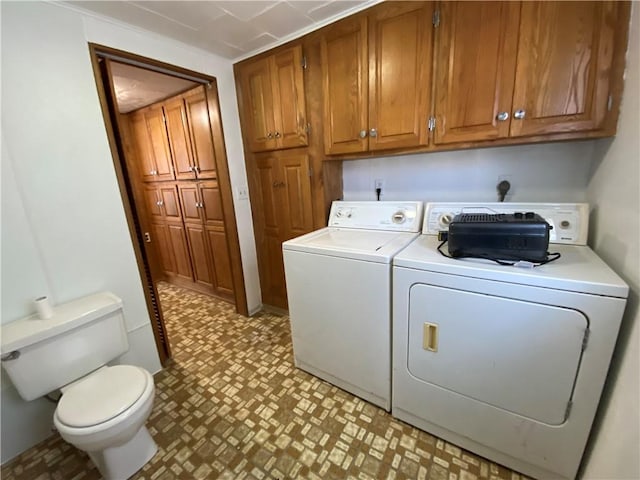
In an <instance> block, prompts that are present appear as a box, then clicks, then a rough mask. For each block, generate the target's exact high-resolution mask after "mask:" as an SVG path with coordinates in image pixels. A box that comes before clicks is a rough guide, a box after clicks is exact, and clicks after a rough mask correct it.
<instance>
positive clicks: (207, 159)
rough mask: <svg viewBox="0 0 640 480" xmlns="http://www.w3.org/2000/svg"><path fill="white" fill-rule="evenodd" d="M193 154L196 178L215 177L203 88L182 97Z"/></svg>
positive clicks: (211, 132)
mask: <svg viewBox="0 0 640 480" xmlns="http://www.w3.org/2000/svg"><path fill="white" fill-rule="evenodd" d="M184 102H185V107H186V112H187V118H188V123H189V134H190V137H191V146H192V153H193V165H194V168H195V170H196V173H197V176H198V178H215V177H216V155H215V150H214V148H213V131H212V129H211V122H210V120H209V108H208V106H207V96H206V93H205V90H204V87H198V88H196V89H195V90H191V91H190V92H189V93H187V94H186V95H185V96H184Z"/></svg>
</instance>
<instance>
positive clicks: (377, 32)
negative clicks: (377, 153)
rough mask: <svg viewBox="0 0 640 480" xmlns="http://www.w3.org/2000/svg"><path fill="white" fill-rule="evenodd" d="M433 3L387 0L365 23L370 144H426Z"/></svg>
mask: <svg viewBox="0 0 640 480" xmlns="http://www.w3.org/2000/svg"><path fill="white" fill-rule="evenodd" d="M432 15H433V4H432V3H423V2H390V3H388V4H385V5H383V6H381V7H378V8H377V9H376V10H375V13H374V14H372V16H371V17H370V23H369V125H368V126H369V136H370V138H369V149H370V150H379V149H388V148H403V147H414V146H419V145H426V144H427V143H428V139H429V135H428V134H429V130H428V119H429V112H430V108H429V101H430V94H431V88H430V85H431V78H430V74H431V33H432V30H433V26H432V25H431V17H432Z"/></svg>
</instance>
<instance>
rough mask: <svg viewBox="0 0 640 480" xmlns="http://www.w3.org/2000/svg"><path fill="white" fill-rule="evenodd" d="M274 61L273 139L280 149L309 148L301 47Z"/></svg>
mask: <svg viewBox="0 0 640 480" xmlns="http://www.w3.org/2000/svg"><path fill="white" fill-rule="evenodd" d="M271 61H272V63H271V70H272V77H271V80H272V85H273V106H274V110H273V116H274V125H275V132H274V135H275V137H276V140H277V144H278V148H291V147H300V146H305V145H308V139H307V130H306V110H305V99H304V76H303V73H302V46H300V45H298V46H296V47H294V48H291V49H289V50H286V51H284V52H282V53H279V54H276V55H274V56H273V58H272V59H271Z"/></svg>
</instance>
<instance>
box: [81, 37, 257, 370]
mask: <svg viewBox="0 0 640 480" xmlns="http://www.w3.org/2000/svg"><path fill="white" fill-rule="evenodd" d="M89 50H90V56H91V61H92V64H93V69H94V76H95V79H96V86H97V90H98V95H99V98H100V103H101V108H102V112H103V118H104V121H105V127H106V131H107V136H108V139H109V145H110V148H111V152H112V157H113V161H114V167H115V171H116V176H117V179H118V184H119V187H120V193H121V197H122V201H123V206H124V209H125V214H126V218H127V223H128V225H129V231H130V234H131V238H132V244H133V248H134V252H135V255H136V261H137V264H138V269H139V271H140V276H141V279H142V281H143V287H144V294H145V299H146V303H147V308H148V311H149V314H150V317H151V318H152V327H153V331H154V336H155V340H156V346H157V349H158V354H159V357H160V361H161V363H162V364H163V365H164V364H166V362H167V361H168V360H169V359H170V358H171V347H170V344H169V339H168V333H167V331H166V327H165V322H164V319H163V315H162V306H161V304H160V301H159V296H158V289H157V286H158V282H159V281H162V280H168V281H169V282H170V283H175V284H177V285H179V286H183V287H184V286H186V287H188V288H193V289H194V290H199V291H203V292H205V293H209V294H211V295H213V296H217V297H220V298H222V299H223V300H226V301H228V302H230V303H232V304H233V305H235V309H236V312H237V313H239V314H241V315H244V316H248V307H247V300H246V292H245V285H244V277H243V274H242V263H241V256H240V244H239V240H238V231H237V225H236V219H235V214H234V208H233V197H232V189H231V181H230V177H229V170H228V164H227V157H226V149H225V145H224V137H223V131H222V122H221V117H220V111H219V104H218V93H217V83H216V79H215V78H214V77H211V76H208V75H204V74H201V73H198V72H193V71H190V70H186V69H183V68H180V67H176V66H173V65H169V64H165V63H163V62H158V61H156V60H153V59H149V58H146V57H141V56H138V55H134V54H131V53H128V52H124V51H121V50H115V49H112V48H109V47H104V46H102V45H97V44H89ZM116 77H117V79H118V81H117V83H119V84H118V85H117V87H116V85H115V84H114V78H116ZM139 119H142V120H139ZM172 121H173V122H174V124H175V125H177V126H178V127H180V126H181V127H180V128H182V130H179V129H178V130H179V131H181V132H182V135H174V136H173V137H172V128H171V122H172ZM136 122H137V123H136ZM136 129H137V131H136ZM178 130H175V129H174V130H173V131H174V132H175V131H178ZM139 132H143V133H144V135H147V136H148V140H149V142H148V143H147V144H144V145H143V144H142V142H141V141H140V140H139V138H140V137H139V136H138V135H137V134H138V133H139ZM180 137H182V138H181V139H180ZM158 149H159V150H158ZM163 152H164V153H166V156H165V155H164V154H163ZM167 159H168V162H167ZM149 163H151V165H149ZM154 195H155V197H154Z"/></svg>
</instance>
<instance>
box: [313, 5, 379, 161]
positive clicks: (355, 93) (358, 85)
mask: <svg viewBox="0 0 640 480" xmlns="http://www.w3.org/2000/svg"><path fill="white" fill-rule="evenodd" d="M367 38H368V36H367V19H366V17H357V18H355V19H346V20H342V21H341V22H338V23H337V24H335V25H333V26H331V27H329V28H328V29H327V30H326V31H325V33H324V35H323V36H322V41H321V44H320V55H321V63H322V93H323V109H324V125H323V129H324V151H325V153H326V154H328V155H331V154H340V153H354V152H364V151H366V150H367V149H368V145H369V144H368V141H367V135H368V131H369V125H368V123H369V104H368V101H369V97H368V95H369V75H368V69H367V62H368V57H367Z"/></svg>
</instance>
